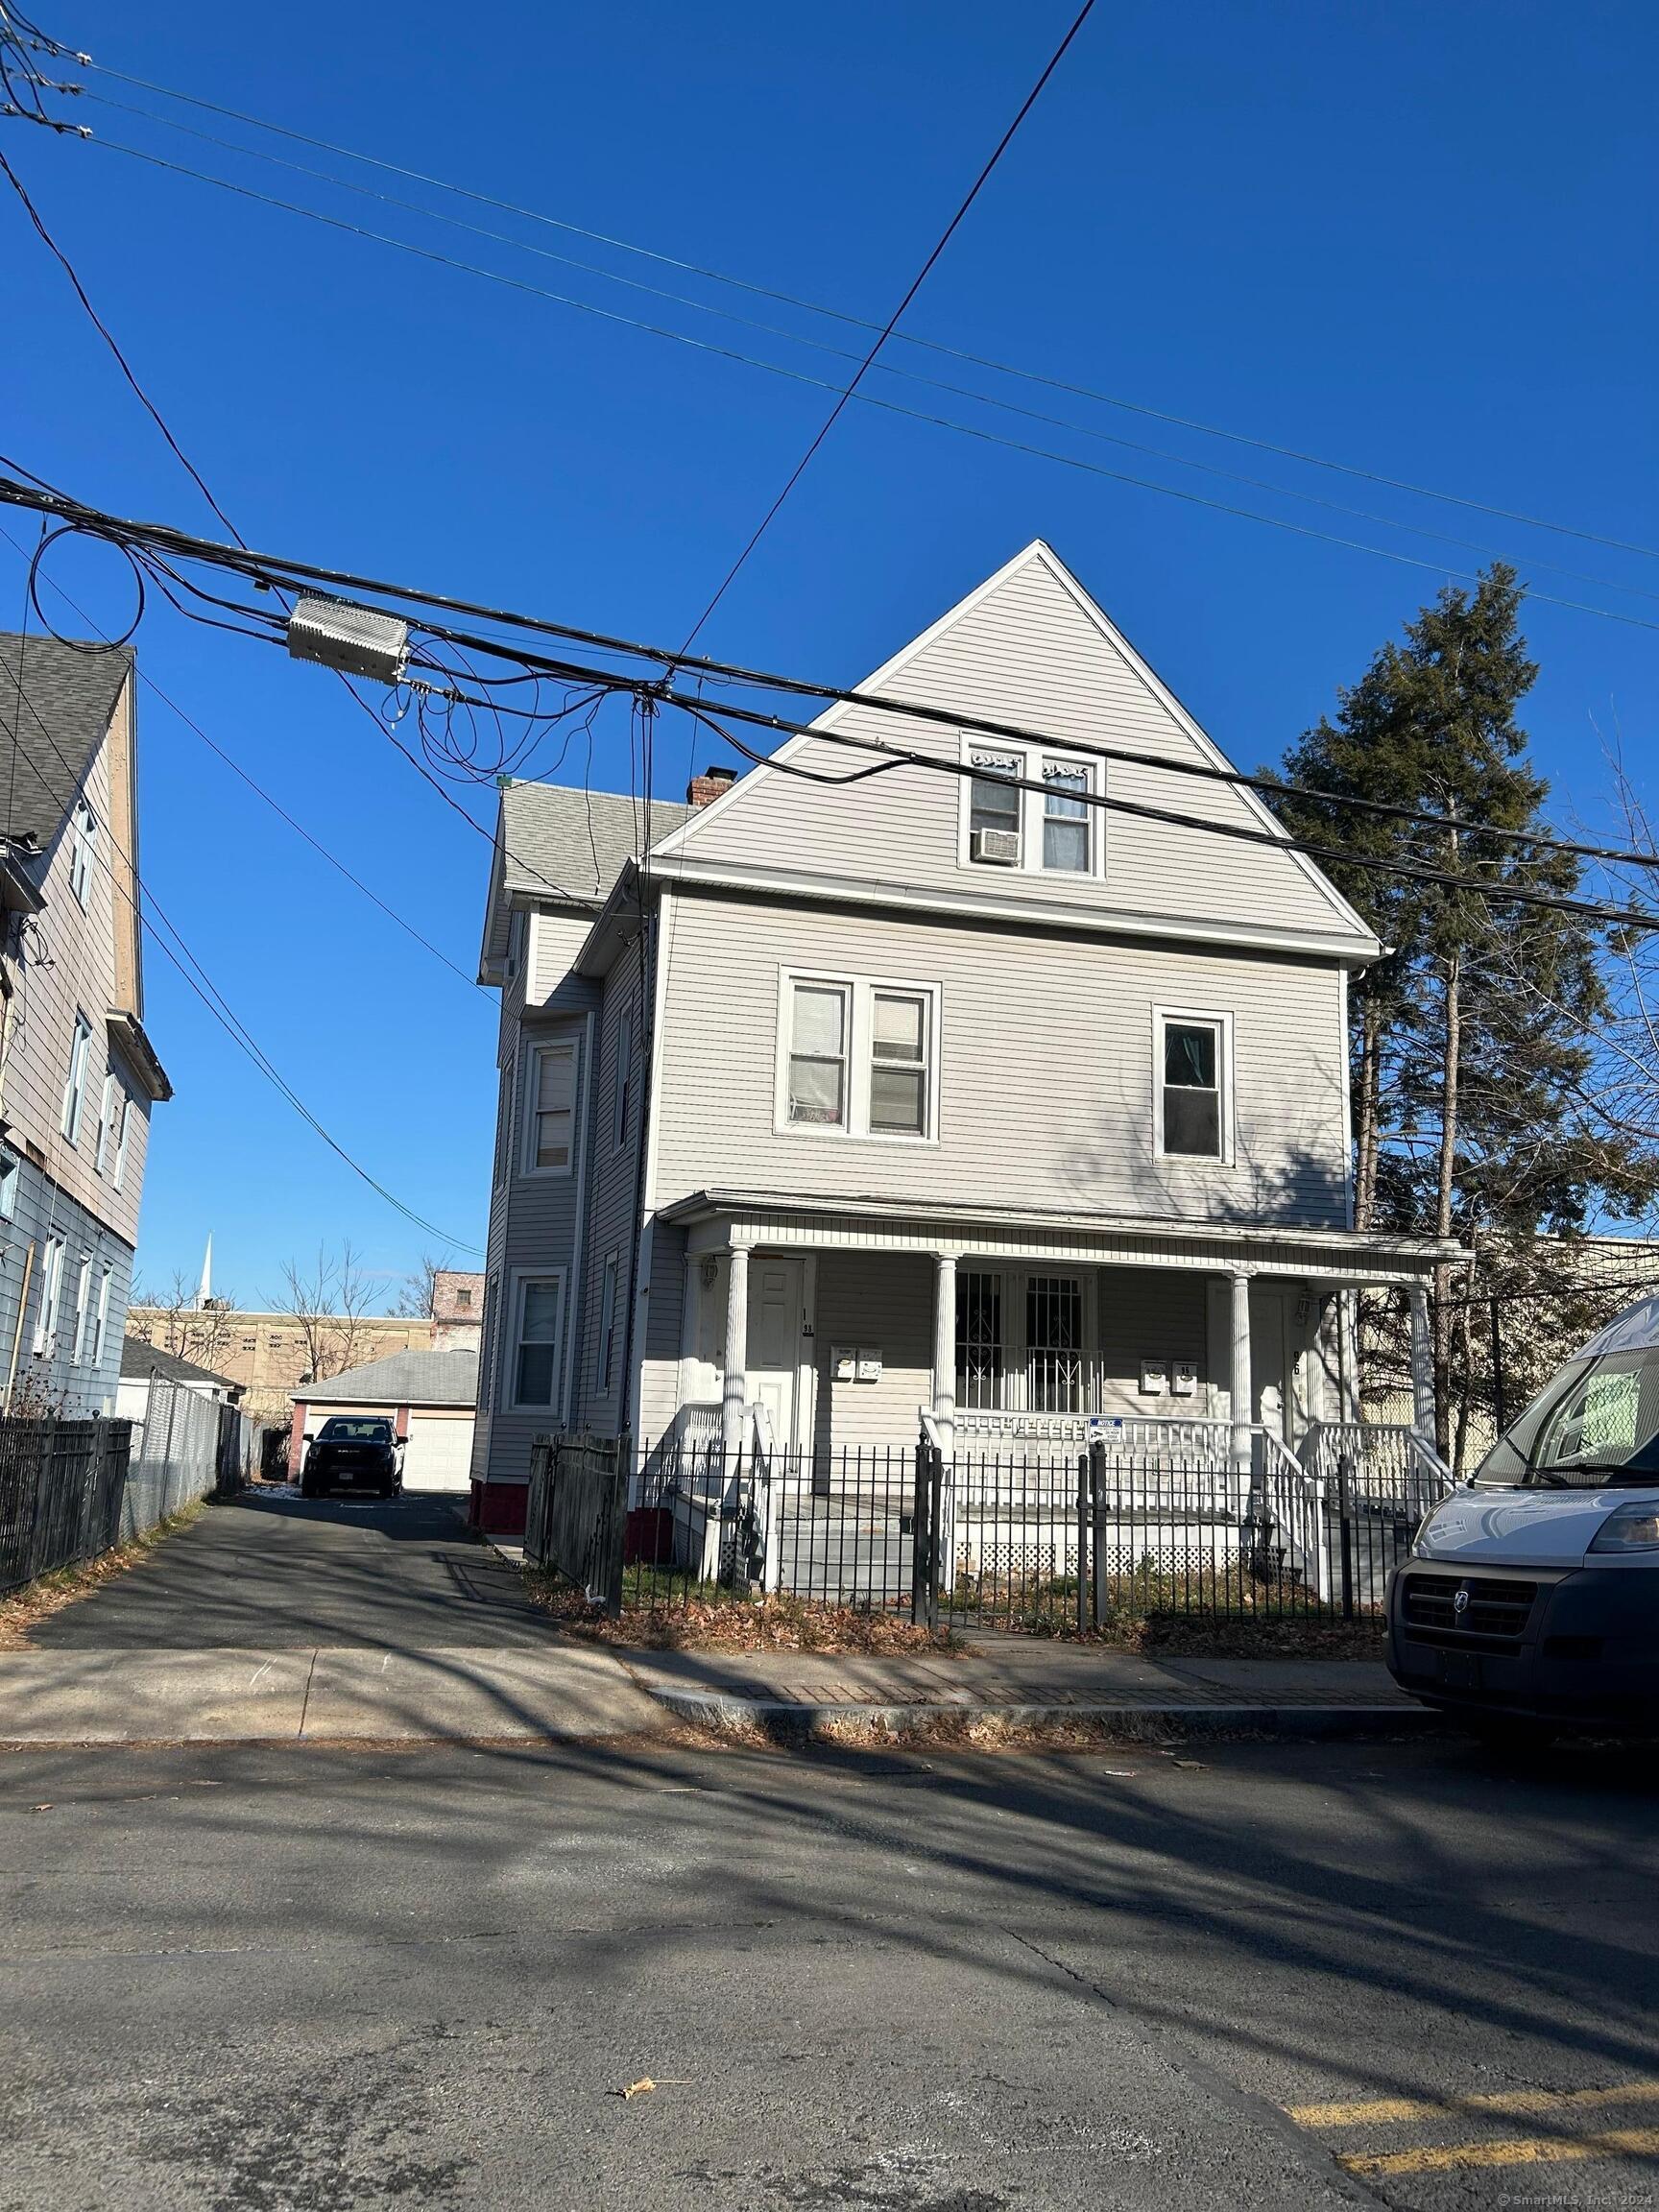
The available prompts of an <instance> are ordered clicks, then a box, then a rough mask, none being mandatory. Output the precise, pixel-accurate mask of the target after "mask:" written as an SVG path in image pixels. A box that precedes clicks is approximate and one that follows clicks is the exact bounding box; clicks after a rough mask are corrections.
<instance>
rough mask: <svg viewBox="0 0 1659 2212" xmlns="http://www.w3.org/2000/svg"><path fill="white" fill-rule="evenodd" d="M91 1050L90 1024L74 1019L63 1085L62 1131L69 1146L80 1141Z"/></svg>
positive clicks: (83, 1020)
mask: <svg viewBox="0 0 1659 2212" xmlns="http://www.w3.org/2000/svg"><path fill="white" fill-rule="evenodd" d="M91 1050H92V1024H91V1023H90V1022H88V1021H87V1019H86V1017H85V1015H84V1014H77V1015H76V1017H75V1034H74V1036H73V1038H72V1039H71V1040H70V1045H69V1074H68V1078H67V1080H66V1081H65V1083H64V1085H63V1119H62V1122H61V1127H62V1131H63V1134H64V1136H65V1137H67V1138H68V1140H69V1142H70V1143H71V1144H77V1143H79V1142H80V1141H81V1110H82V1108H83V1106H84V1103H85V1099H86V1062H87V1059H88V1057H89V1056H90V1054H91Z"/></svg>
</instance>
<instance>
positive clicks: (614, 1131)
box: [611, 1014, 634, 1152]
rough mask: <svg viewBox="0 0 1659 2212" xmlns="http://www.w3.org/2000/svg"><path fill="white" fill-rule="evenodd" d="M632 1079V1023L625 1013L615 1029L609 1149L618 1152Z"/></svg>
mask: <svg viewBox="0 0 1659 2212" xmlns="http://www.w3.org/2000/svg"><path fill="white" fill-rule="evenodd" d="M633 1081H634V1024H633V1022H632V1021H630V1019H629V1018H628V1016H627V1015H626V1014H624V1015H623V1017H622V1020H621V1022H619V1023H618V1025H617V1029H616V1080H615V1083H614V1085H613V1090H612V1103H611V1149H612V1151H613V1152H618V1151H620V1150H621V1148H622V1140H623V1139H624V1138H625V1137H626V1136H627V1134H628V1093H629V1089H630V1087H631V1086H632V1084H633Z"/></svg>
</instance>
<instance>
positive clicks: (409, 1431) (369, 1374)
mask: <svg viewBox="0 0 1659 2212" xmlns="http://www.w3.org/2000/svg"><path fill="white" fill-rule="evenodd" d="M289 1396H290V1397H291V1398H292V1399H293V1401H294V1425H293V1428H292V1430H291V1431H290V1432H289V1439H288V1472H289V1476H290V1478H291V1479H293V1480H295V1481H298V1480H299V1479H300V1465H301V1460H302V1459H303V1458H304V1456H305V1439H306V1438H307V1437H308V1436H315V1435H316V1433H317V1431H318V1430H320V1429H321V1428H322V1426H323V1424H324V1422H325V1421H326V1420H327V1418H328V1416H329V1415H330V1414H331V1413H383V1414H384V1415H385V1416H386V1418H387V1419H388V1420H389V1421H393V1422H395V1423H396V1424H397V1433H398V1435H399V1436H401V1437H402V1438H403V1439H404V1450H403V1487H404V1489H405V1490H453V1491H455V1492H456V1493H457V1494H459V1493H461V1492H464V1491H465V1490H466V1489H467V1487H468V1479H469V1474H470V1472H471V1465H472V1416H473V1412H474V1409H475V1407H476V1406H477V1402H478V1354H477V1352H476V1351H475V1350H474V1351H466V1352H394V1353H393V1354H392V1355H391V1356H390V1357H389V1358H385V1359H371V1360H370V1361H369V1363H368V1364H367V1366H363V1367H348V1368H347V1370H346V1372H345V1373H344V1374H343V1375H330V1376H329V1377H328V1378H327V1379H326V1380H325V1382H322V1383H307V1384H306V1385H305V1386H304V1387H303V1388H302V1389H300V1390H292V1391H290V1392H289Z"/></svg>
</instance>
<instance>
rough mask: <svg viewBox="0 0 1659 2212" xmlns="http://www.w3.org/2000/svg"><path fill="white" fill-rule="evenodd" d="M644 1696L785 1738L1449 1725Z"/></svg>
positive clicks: (1307, 1712)
mask: <svg viewBox="0 0 1659 2212" xmlns="http://www.w3.org/2000/svg"><path fill="white" fill-rule="evenodd" d="M641 1687H642V1688H644V1689H645V1691H646V1692H647V1695H650V1696H652V1697H654V1698H655V1699H656V1700H657V1702H658V1703H659V1704H660V1705H662V1706H664V1707H666V1708H667V1710H668V1711H669V1712H671V1713H672V1714H673V1715H674V1716H675V1718H676V1719H681V1720H685V1721H687V1722H689V1723H690V1724H691V1725H692V1726H693V1727H699V1728H710V1729H714V1730H716V1731H718V1730H722V1729H724V1730H733V1729H740V1730H742V1731H744V1732H745V1733H752V1732H756V1731H758V1732H759V1733H760V1734H762V1735H766V1736H771V1737H774V1738H776V1739H778V1740H780V1741H783V1742H806V1741H809V1740H810V1739H811V1738H813V1737H818V1736H833V1737H841V1736H844V1735H845V1734H846V1733H847V1731H848V1730H849V1728H854V1729H855V1728H857V1727H859V1726H863V1727H865V1728H868V1729H869V1730H871V1731H872V1732H873V1733H874V1732H878V1733H880V1734H882V1735H890V1736H911V1737H920V1736H926V1735H933V1734H946V1735H956V1734H959V1733H960V1732H961V1731H962V1730H963V1729H965V1728H971V1727H974V1726H984V1725H1000V1726H1002V1727H1005V1728H1017V1729H1029V1730H1034V1731H1037V1732H1039V1733H1041V1732H1045V1731H1046V1732H1050V1733H1059V1732H1060V1731H1062V1730H1064V1729H1065V1728H1067V1727H1068V1726H1070V1725H1072V1724H1075V1723H1081V1724H1082V1725H1084V1726H1085V1727H1088V1728H1090V1729H1093V1730H1097V1731H1099V1732H1101V1733H1102V1734H1104V1733H1108V1732H1112V1731H1120V1732H1121V1733H1123V1734H1125V1735H1145V1734H1146V1733H1148V1732H1150V1731H1157V1732H1158V1733H1160V1734H1172V1735H1177V1736H1188V1737H1190V1736H1239V1735H1250V1736H1283V1737H1286V1738H1296V1739H1300V1740H1301V1741H1303V1742H1308V1741H1310V1740H1317V1739H1319V1738H1326V1739H1336V1738H1342V1737H1360V1736H1378V1735H1388V1734H1393V1733H1395V1732H1396V1731H1400V1732H1404V1733H1407V1734H1411V1735H1417V1734H1424V1733H1431V1732H1432V1731H1434V1730H1436V1729H1439V1728H1443V1727H1444V1726H1445V1725H1446V1723H1445V1720H1444V1719H1443V1717H1442V1716H1441V1715H1440V1714H1438V1713H1431V1712H1430V1711H1429V1710H1428V1708H1427V1707H1426V1706H1421V1705H1155V1704H1145V1705H1136V1704H1122V1703H1118V1704H1111V1703H1103V1704H1095V1705H970V1704H950V1705H938V1704H925V1705H914V1704H912V1705H877V1704H838V1705H830V1704H824V1705H815V1704H803V1703H801V1702H800V1701H798V1700H796V1699H793V1698H786V1697H729V1696H722V1695H720V1694H719V1693H718V1692H709V1691H706V1690H673V1689H668V1688H664V1687H662V1686H661V1685H659V1684H656V1683H645V1684H642V1685H641Z"/></svg>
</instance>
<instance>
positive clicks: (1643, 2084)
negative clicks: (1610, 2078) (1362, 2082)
mask: <svg viewBox="0 0 1659 2212" xmlns="http://www.w3.org/2000/svg"><path fill="white" fill-rule="evenodd" d="M1656 2098H1659V2081H1621V2082H1618V2083H1617V2084H1616V2085H1615V2086H1614V2087H1612V2088H1611V2089H1494V2090H1488V2091H1477V2092H1475V2093H1473V2094H1472V2095H1470V2096H1467V2097H1372V2098H1367V2099H1364V2100H1363V2101H1360V2102H1357V2103H1353V2104H1292V2105H1290V2106H1289V2107H1288V2110H1289V2114H1290V2117H1291V2119H1292V2120H1294V2121H1295V2123H1296V2125H1297V2127H1298V2128H1381V2127H1385V2126H1388V2125H1393V2126H1395V2127H1402V2126H1405V2125H1407V2123H1409V2122H1411V2121H1415V2120H1451V2119H1457V2118H1460V2117H1462V2116H1463V2115H1464V2114H1466V2113H1471V2112H1474V2113H1508V2114H1511V2115H1515V2114H1519V2113H1528V2112H1570V2111H1573V2110H1575V2109H1577V2110H1582V2109H1584V2107H1586V2106H1590V2105H1597V2104H1652V2103H1653V2102H1654V2100H1655V2099H1656Z"/></svg>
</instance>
